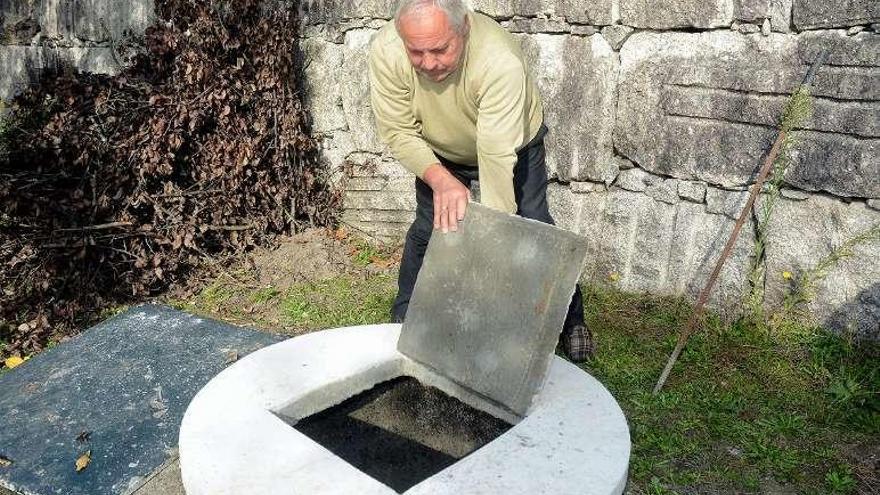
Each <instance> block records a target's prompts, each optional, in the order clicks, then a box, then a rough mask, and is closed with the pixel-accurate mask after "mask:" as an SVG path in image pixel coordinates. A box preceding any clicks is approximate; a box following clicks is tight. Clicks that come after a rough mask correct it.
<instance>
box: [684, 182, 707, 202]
mask: <svg viewBox="0 0 880 495" xmlns="http://www.w3.org/2000/svg"><path fill="white" fill-rule="evenodd" d="M678 196H679V197H680V198H682V199H686V200H688V201H693V202H694V203H702V202H703V201H705V199H706V184H705V183H704V182H697V181H688V180H683V181H679V183H678Z"/></svg>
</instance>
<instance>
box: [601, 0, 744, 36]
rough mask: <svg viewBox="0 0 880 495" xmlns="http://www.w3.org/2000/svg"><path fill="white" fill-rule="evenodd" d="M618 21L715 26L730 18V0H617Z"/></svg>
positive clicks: (662, 25) (641, 25)
mask: <svg viewBox="0 0 880 495" xmlns="http://www.w3.org/2000/svg"><path fill="white" fill-rule="evenodd" d="M619 2H620V22H621V23H622V24H624V25H627V26H632V27H636V28H649V29H672V28H704V29H705V28H717V27H724V26H729V25H730V23H731V22H733V12H734V6H733V4H734V0H711V1H708V2H707V1H703V0H659V1H657V0H653V1H651V0H619Z"/></svg>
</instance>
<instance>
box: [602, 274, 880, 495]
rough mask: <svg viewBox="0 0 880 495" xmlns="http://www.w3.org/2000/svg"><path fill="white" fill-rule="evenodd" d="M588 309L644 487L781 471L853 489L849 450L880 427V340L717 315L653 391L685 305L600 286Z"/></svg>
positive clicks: (654, 489) (876, 435) (815, 484)
mask: <svg viewBox="0 0 880 495" xmlns="http://www.w3.org/2000/svg"><path fill="white" fill-rule="evenodd" d="M586 309H587V313H588V316H587V318H588V323H589V324H590V325H591V326H592V328H593V329H594V331H595V332H596V333H597V334H598V337H599V351H598V354H597V357H596V359H595V360H594V361H593V362H591V363H588V364H587V365H586V366H585V368H586V369H588V370H589V371H590V372H592V373H594V374H595V375H596V377H597V378H599V379H600V380H602V382H603V383H604V384H605V385H606V386H607V387H608V388H609V389H610V390H611V391H612V393H613V394H614V395H615V397H617V399H618V400H619V401H620V403H621V406H622V408H623V409H624V411H625V413H626V415H627V418H628V419H629V422H630V428H631V434H632V438H633V457H632V465H631V481H632V484H633V490H634V491H635V492H636V493H639V492H644V493H675V492H676V491H684V488H686V487H692V486H703V487H713V489H720V490H721V491H724V492H728V491H730V492H736V491H744V492H747V493H748V492H757V491H758V488H759V486H760V483H761V482H762V480H764V481H766V480H771V479H772V480H774V481H775V482H777V483H782V484H785V485H792V486H793V487H794V488H795V490H796V491H797V492H798V493H816V494H819V493H854V491H853V490H855V489H856V481H855V479H854V478H853V474H852V470H853V468H854V466H852V465H851V464H852V463H853V462H854V461H853V459H852V456H851V455H849V454H848V453H847V450H848V449H850V448H852V447H853V446H859V445H876V444H877V442H878V439H880V396H878V393H880V381H878V380H880V364H878V360H877V353H876V348H870V347H869V346H867V345H865V346H862V347H859V346H856V345H854V344H853V343H852V342H850V341H848V340H846V339H844V338H841V337H837V336H833V335H830V334H827V333H825V332H823V331H820V330H817V329H809V328H800V329H799V331H797V332H794V331H792V332H789V333H786V334H778V333H773V334H771V333H769V332H768V331H767V330H766V329H764V328H757V327H751V326H748V325H747V324H743V323H734V324H731V325H724V324H722V323H721V322H719V321H718V320H717V319H712V318H710V319H709V322H708V323H707V326H708V328H707V329H706V330H705V331H704V332H702V333H698V334H697V335H695V336H694V338H692V339H691V341H690V342H689V344H688V347H687V348H686V350H685V352H684V353H683V354H682V356H681V358H680V359H679V362H678V364H677V365H676V367H675V369H674V370H673V373H672V376H671V378H670V380H669V382H668V383H667V385H666V387H665V388H664V391H663V392H661V393H660V394H658V395H657V396H653V395H652V394H651V393H650V390H651V387H652V386H653V384H654V382H655V381H656V379H657V377H658V375H659V373H660V370H661V369H662V366H663V364H664V363H665V360H666V358H667V356H668V355H669V353H670V352H671V350H672V348H673V346H674V343H675V333H676V331H677V330H678V329H680V328H681V326H682V325H683V324H684V322H685V319H686V318H687V316H688V313H687V306H686V305H684V304H683V303H682V302H681V301H679V300H675V299H664V298H652V297H645V296H637V295H632V294H623V293H619V292H615V291H612V290H608V289H599V288H595V287H594V288H590V289H589V290H588V291H587V298H586ZM789 328H791V327H789ZM664 490H665V491H664Z"/></svg>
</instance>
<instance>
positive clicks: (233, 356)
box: [224, 351, 238, 364]
mask: <svg viewBox="0 0 880 495" xmlns="http://www.w3.org/2000/svg"><path fill="white" fill-rule="evenodd" d="M236 361H238V352H237V351H229V352H227V353H226V362H225V363H224V364H232V363H234V362H236Z"/></svg>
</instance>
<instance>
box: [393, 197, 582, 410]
mask: <svg viewBox="0 0 880 495" xmlns="http://www.w3.org/2000/svg"><path fill="white" fill-rule="evenodd" d="M586 249H587V242H586V241H585V239H583V238H582V237H580V236H578V235H576V234H572V233H571V232H567V231H564V230H562V229H559V228H556V227H554V226H551V225H547V224H544V223H540V222H536V221H534V220H526V219H523V218H520V217H517V216H514V215H508V214H505V213H501V212H498V211H495V210H492V209H490V208H487V207H484V206H482V205H479V204H476V203H472V204H471V205H470V206H469V207H468V212H467V215H466V217H465V220H464V222H463V223H462V225H461V228H460V229H459V231H458V232H450V233H448V234H439V233H437V234H435V235H433V236H431V242H430V244H429V245H428V251H427V253H426V255H425V261H424V264H423V265H422V269H421V271H420V272H419V278H418V281H417V282H416V287H415V290H414V292H413V297H412V301H411V302H410V305H409V309H408V310H407V316H406V321H405V322H404V324H403V331H402V332H401V338H400V342H399V343H398V349H399V350H400V352H402V353H403V354H405V355H407V356H408V357H410V358H412V359H414V360H416V361H418V362H420V363H422V364H425V365H427V366H429V367H431V368H433V369H434V370H436V371H437V372H438V373H439V374H442V375H444V376H446V377H448V378H450V379H452V380H454V381H456V382H458V383H459V384H461V385H463V386H465V387H467V388H470V389H471V390H473V391H475V392H478V393H480V394H482V395H484V396H486V397H488V398H489V399H492V400H494V401H496V402H498V403H499V404H501V405H503V406H505V407H507V408H509V409H510V410H511V411H512V412H514V413H516V414H518V415H519V416H525V415H526V413H527V412H528V409H529V407H530V406H531V404H532V402H533V399H534V397H535V394H537V393H538V391H539V389H540V387H541V384H542V383H543V381H544V379H545V377H546V376H547V367H548V366H549V364H550V360H551V357H552V355H553V351H554V349H555V347H556V343H557V340H558V337H559V333H560V332H561V331H562V324H563V322H564V321H565V315H566V312H567V309H568V306H569V303H570V301H571V296H572V294H573V293H574V288H575V284H576V283H577V280H578V278H579V276H580V272H581V268H582V267H583V264H584V258H585V256H586Z"/></svg>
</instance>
